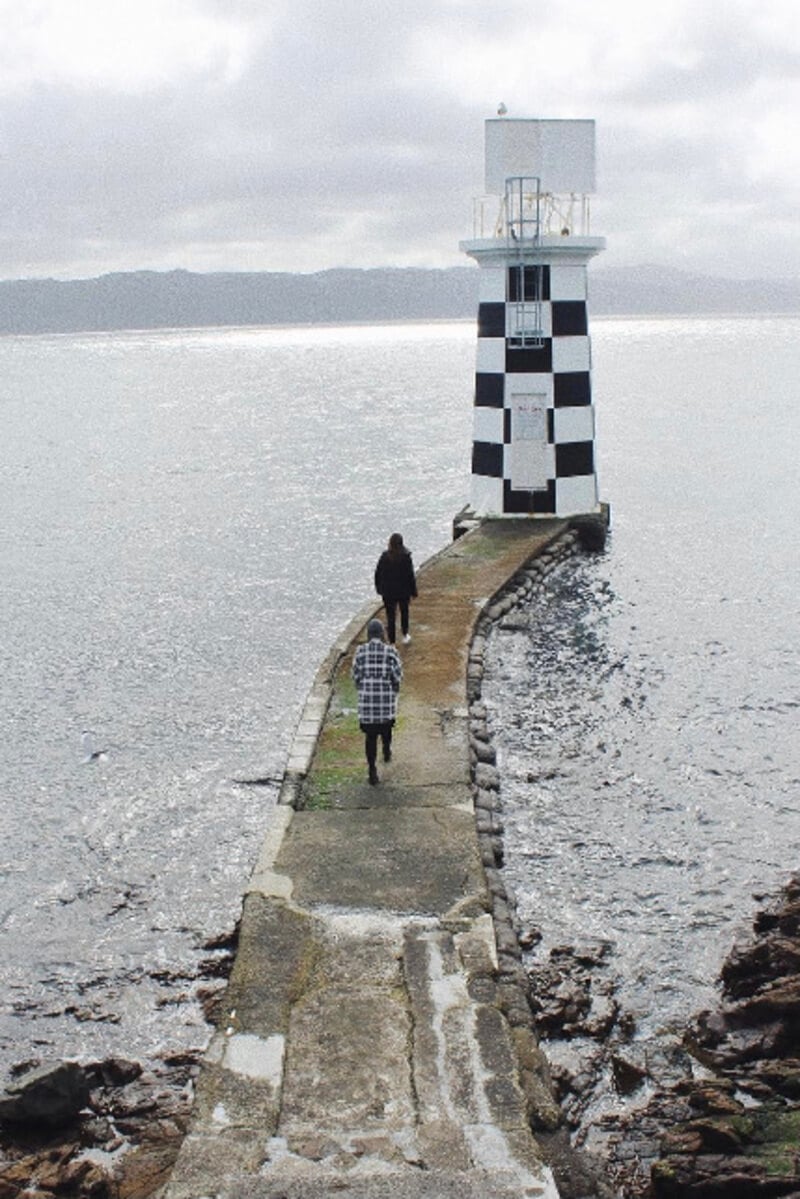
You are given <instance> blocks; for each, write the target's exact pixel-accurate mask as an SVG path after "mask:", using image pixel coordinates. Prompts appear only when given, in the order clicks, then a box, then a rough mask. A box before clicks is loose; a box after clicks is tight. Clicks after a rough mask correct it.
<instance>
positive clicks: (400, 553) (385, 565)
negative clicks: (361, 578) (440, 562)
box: [375, 533, 417, 645]
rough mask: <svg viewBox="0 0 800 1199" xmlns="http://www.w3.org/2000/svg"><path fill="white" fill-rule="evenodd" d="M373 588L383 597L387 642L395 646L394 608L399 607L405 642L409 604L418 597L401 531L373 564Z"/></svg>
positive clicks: (395, 613)
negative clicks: (375, 563) (375, 564)
mask: <svg viewBox="0 0 800 1199" xmlns="http://www.w3.org/2000/svg"><path fill="white" fill-rule="evenodd" d="M375 590H376V591H377V593H378V595H379V596H380V597H381V599H382V600H383V606H384V608H385V609H386V627H387V632H388V635H389V642H390V643H391V644H392V645H394V643H395V640H396V636H397V609H398V607H399V608H400V628H401V630H402V633H403V641H404V642H405V644H406V645H408V643H409V641H410V640H411V634H410V633H409V631H408V629H409V620H408V606H409V602H410V601H411V600H412V599H416V596H417V580H416V578H415V577H414V563H413V562H412V560H411V551H410V550H407V549H406V547H405V546H404V545H403V538H402V535H401V534H400V533H392V535H391V537H390V538H389V545H388V547H387V548H386V549H385V550H384V551H383V553H382V554H381V556H380V558H379V559H378V565H377V566H376V567H375Z"/></svg>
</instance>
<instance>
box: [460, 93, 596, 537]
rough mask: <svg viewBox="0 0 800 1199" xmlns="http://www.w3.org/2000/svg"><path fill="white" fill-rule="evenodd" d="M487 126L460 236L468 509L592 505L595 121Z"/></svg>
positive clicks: (575, 510)
mask: <svg viewBox="0 0 800 1199" xmlns="http://www.w3.org/2000/svg"><path fill="white" fill-rule="evenodd" d="M500 111H503V109H502V108H501V110H500ZM485 131H486V145H485V154H486V178H485V190H486V193H487V194H486V196H485V197H483V198H482V199H481V200H480V201H477V202H476V206H475V214H474V224H475V227H474V230H473V238H472V240H470V241H462V242H461V243H460V248H461V249H462V250H463V251H464V252H465V253H466V254H468V255H469V256H470V258H474V259H475V261H476V262H477V263H478V266H479V268H480V275H479V302H478V342H477V353H476V368H475V396H474V419H473V442H472V479H471V495H470V516H474V517H478V518H480V517H488V516H509V517H510V516H516V517H519V516H531V517H545V516H550V517H552V516H559V517H560V516H577V515H581V514H590V513H597V512H599V511H600V507H601V506H600V503H599V498H598V487H597V474H596V470H595V421H594V405H593V403H592V360H591V346H590V341H589V324H588V312H587V266H588V263H589V261H590V259H592V258H593V257H594V256H595V254H598V253H599V252H600V251H601V250H602V249H604V248H605V240H604V238H601V237H592V236H590V233H589V218H590V211H589V197H590V195H591V194H592V193H593V192H594V190H595V130H594V121H591V120H536V119H513V118H509V117H506V116H502V117H498V118H496V119H491V120H488V121H486V123H485Z"/></svg>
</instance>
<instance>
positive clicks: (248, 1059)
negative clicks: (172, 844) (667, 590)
mask: <svg viewBox="0 0 800 1199" xmlns="http://www.w3.org/2000/svg"><path fill="white" fill-rule="evenodd" d="M566 528H567V522H566V521H563V520H558V519H552V520H545V521H541V520H540V521H528V520H513V521H509V520H505V521H503V520H497V521H489V522H485V523H483V524H481V525H479V526H478V527H477V528H475V529H473V530H471V531H470V532H469V533H468V534H466V535H465V536H464V537H461V538H460V539H459V540H458V541H456V542H454V543H453V544H452V545H451V546H449V547H448V548H447V549H446V550H445V551H443V552H442V553H441V554H439V555H438V556H437V557H435V558H434V559H432V560H430V561H429V562H428V563H426V564H425V565H424V566H423V567H422V568H421V570H420V571H419V599H418V600H416V601H415V602H414V603H413V604H412V612H411V621H412V627H411V632H412V642H411V644H410V645H408V646H400V647H399V649H400V652H401V656H402V659H403V666H404V681H403V686H402V688H401V692H400V704H399V718H398V723H397V726H396V729H395V737H394V745H393V760H392V761H391V762H390V763H388V764H386V765H384V764H382V763H380V762H379V773H380V776H381V782H380V783H379V785H377V786H369V785H368V783H367V772H366V765H365V761H364V751H363V736H362V734H361V733H360V731H359V729H358V722H357V717H356V713H355V707H356V698H355V691H354V688H353V685H352V682H351V681H350V665H351V661H352V653H353V650H354V648H355V645H356V644H357V643H358V642H359V641H360V640H362V639H363V636H364V627H365V625H366V622H367V620H368V619H369V617H370V616H372V615H373V614H374V613H375V611H376V605H374V604H373V605H370V607H369V608H368V609H365V610H364V611H362V612H361V613H359V615H358V617H357V618H356V619H355V620H354V621H353V622H352V623H351V625H350V626H349V627H348V628H347V629H346V630H345V631H344V633H343V634H342V636H341V637H340V638H339V640H338V641H337V643H336V645H335V646H334V647H333V648H332V650H331V652H330V654H329V656H328V658H327V659H326V661H325V662H324V663H323V665H322V667H321V668H320V671H319V673H318V676H317V678H316V681H315V683H314V686H313V687H312V690H311V693H310V695H309V699H308V703H307V705H306V708H305V711H304V713H303V717H302V719H301V722H300V725H299V728H298V731H297V736H296V738H295V741H294V744H293V747H292V751H291V754H290V759H289V763H288V768H287V773H286V777H285V780H284V784H283V788H282V793H281V803H280V804H279V805H278V807H277V809H276V812H275V814H274V818H273V820H272V821H271V825H270V829H269V831H268V834H267V837H266V839H265V844H264V846H263V850H262V853H261V856H260V859H259V861H258V863H257V865H256V868H255V871H254V873H253V877H252V880H251V882H250V885H249V888H248V892H247V895H246V897H245V901H244V908H243V914H242V922H241V931H240V942H239V948H238V953H237V957H236V961H235V965H234V969H233V972H232V976H231V979H230V983H229V986H228V990H227V992H226V997H225V1007H224V1011H223V1014H222V1017H221V1021H220V1025H219V1027H218V1029H217V1031H216V1032H215V1034H214V1037H213V1039H212V1043H211V1045H210V1048H209V1051H208V1053H207V1055H206V1059H205V1062H204V1064H203V1067H202V1070H201V1074H200V1077H199V1080H198V1087H197V1096H196V1103H195V1114H194V1121H193V1127H192V1130H191V1132H190V1134H189V1136H188V1137H187V1139H186V1141H185V1143H184V1145H183V1147H182V1149H181V1152H180V1155H179V1157H178V1161H177V1163H176V1166H175V1169H174V1172H173V1175H172V1178H171V1181H170V1182H169V1184H168V1186H167V1188H166V1192H165V1199H327V1197H329V1196H330V1197H333V1196H336V1197H337V1199H384V1197H386V1199H388V1197H389V1196H391V1197H392V1199H422V1197H423V1196H424V1197H425V1199H512V1197H513V1199H523V1197H525V1199H534V1197H536V1199H558V1190H557V1188H556V1185H555V1182H554V1180H553V1175H552V1173H551V1171H550V1169H549V1168H548V1166H547V1165H546V1164H545V1163H544V1161H543V1157H542V1151H541V1149H540V1145H539V1144H538V1143H537V1140H536V1138H535V1136H534V1134H533V1132H532V1131H531V1122H532V1096H535V1095H536V1094H537V1088H538V1093H539V1097H540V1105H539V1112H540V1115H541V1111H542V1110H544V1111H545V1119H546V1115H547V1104H548V1102H551V1099H550V1098H548V1095H547V1088H546V1086H545V1084H544V1082H543V1081H542V1079H541V1078H540V1077H539V1075H538V1074H537V1069H538V1067H539V1065H540V1064H541V1063H539V1062H538V1060H537V1057H536V1054H537V1050H536V1046H535V1041H533V1040H532V1038H531V1034H530V1033H525V1030H522V1029H520V1028H517V1027H515V1026H514V1022H513V1021H510V1020H509V1019H508V1017H507V1012H506V1011H504V1005H503V1003H502V1002H501V993H502V989H503V988H502V981H501V980H500V979H499V976H498V951H497V942H496V938H495V925H494V922H493V917H492V896H491V894H490V888H489V885H488V883H487V862H486V854H485V853H483V852H482V850H481V845H480V842H479V837H478V831H477V826H476V813H475V806H474V787H473V777H472V767H471V762H470V744H469V727H468V722H469V716H468V699H467V696H468V691H467V687H468V666H469V652H470V643H471V640H472V636H473V630H474V627H475V623H476V621H477V619H478V618H479V617H480V615H481V613H482V612H483V611H484V610H485V609H486V607H487V606H488V605H490V603H491V601H492V599H493V598H494V597H495V595H496V594H497V593H498V591H499V590H500V589H501V588H502V587H503V586H504V585H505V584H506V583H507V581H508V580H509V579H510V578H511V577H512V576H513V575H514V574H515V573H516V572H517V571H518V570H519V569H520V568H521V567H522V566H523V565H524V564H525V563H526V562H527V561H528V560H530V559H531V558H533V557H535V556H536V555H537V554H539V553H540V552H541V551H542V550H543V549H544V548H545V547H546V546H547V545H548V544H549V543H550V542H552V541H554V540H555V539H556V538H558V537H559V536H560V535H561V534H562V533H563V532H564V531H565V530H566ZM473 760H474V755H473ZM534 1122H535V1121H534ZM556 1122H557V1115H554V1116H553V1125H555V1123H556Z"/></svg>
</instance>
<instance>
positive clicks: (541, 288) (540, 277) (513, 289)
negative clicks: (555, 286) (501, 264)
mask: <svg viewBox="0 0 800 1199" xmlns="http://www.w3.org/2000/svg"><path fill="white" fill-rule="evenodd" d="M508 298H509V300H511V301H513V302H514V303H520V302H523V303H524V302H528V301H531V302H535V301H536V300H549V299H550V267H549V266H539V265H536V266H523V265H522V264H521V263H520V264H519V265H518V266H510V267H509V268H508Z"/></svg>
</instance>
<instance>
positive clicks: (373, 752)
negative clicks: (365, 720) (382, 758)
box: [361, 720, 394, 767]
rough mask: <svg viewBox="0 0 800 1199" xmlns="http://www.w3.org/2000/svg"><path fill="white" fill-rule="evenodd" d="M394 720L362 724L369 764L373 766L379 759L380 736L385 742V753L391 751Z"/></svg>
mask: <svg viewBox="0 0 800 1199" xmlns="http://www.w3.org/2000/svg"><path fill="white" fill-rule="evenodd" d="M393 724H394V721H393V720H387V721H386V723H385V724H362V725H361V731H362V732H363V734H364V749H365V751H366V754H367V765H368V766H370V767H372V766H374V765H375V763H376V761H377V759H378V738H379V737H380V739H381V741H382V742H383V752H384V754H387V753H389V751H390V750H391V748H392V725H393Z"/></svg>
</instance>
